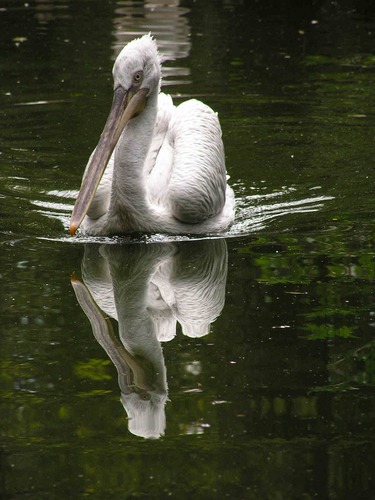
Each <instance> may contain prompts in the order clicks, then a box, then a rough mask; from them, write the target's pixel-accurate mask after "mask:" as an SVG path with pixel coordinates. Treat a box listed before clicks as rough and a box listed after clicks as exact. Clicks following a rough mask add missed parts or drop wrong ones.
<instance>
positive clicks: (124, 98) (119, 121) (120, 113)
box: [70, 87, 149, 236]
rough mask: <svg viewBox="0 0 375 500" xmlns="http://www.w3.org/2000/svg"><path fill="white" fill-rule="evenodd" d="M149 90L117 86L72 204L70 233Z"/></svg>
mask: <svg viewBox="0 0 375 500" xmlns="http://www.w3.org/2000/svg"><path fill="white" fill-rule="evenodd" d="M148 91H149V89H147V88H142V89H140V90H138V91H134V90H132V89H130V90H129V91H126V90H124V89H123V88H122V87H117V88H116V90H115V94H114V96H113V102H112V107H111V111H110V113H109V116H108V118H107V122H106V124H105V126H104V130H103V132H102V135H101V136H100V140H99V143H98V145H97V147H96V149H95V152H94V154H93V156H92V158H91V161H90V164H89V165H88V166H87V168H86V172H85V175H84V177H83V179H82V185H81V189H80V191H79V193H78V196H77V200H76V203H75V205H74V209H73V213H72V217H71V219H70V234H71V235H72V236H73V235H74V234H75V232H76V231H77V229H78V228H79V226H80V224H81V222H82V220H83V218H84V216H85V215H86V213H87V211H88V209H89V208H90V205H91V202H92V200H93V198H94V196H95V193H96V190H97V188H98V185H99V182H100V179H101V178H102V175H103V172H104V170H105V168H106V166H107V164H108V162H109V159H110V157H111V155H112V153H113V150H114V149H115V146H116V144H117V141H118V140H119V138H120V135H121V133H122V131H123V130H124V128H125V125H126V124H127V123H128V121H129V120H130V119H131V118H133V117H134V116H137V114H139V113H140V112H141V111H142V110H143V109H144V107H145V104H146V95H147V93H148Z"/></svg>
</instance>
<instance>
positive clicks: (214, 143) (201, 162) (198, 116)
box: [167, 99, 227, 223]
mask: <svg viewBox="0 0 375 500" xmlns="http://www.w3.org/2000/svg"><path fill="white" fill-rule="evenodd" d="M167 140H168V143H169V145H170V148H171V149H172V151H173V164H172V169H171V175H170V181H169V185H168V195H167V198H168V206H169V208H170V210H171V212H172V214H173V216H174V217H175V218H176V219H178V220H180V221H182V222H186V223H197V222H202V221H204V220H206V219H208V218H210V217H212V216H214V215H216V214H218V213H220V212H221V211H222V209H223V207H224V205H225V191H226V184H227V178H226V169H225V158H224V146H223V141H222V139H221V128H220V123H219V119H218V117H217V114H216V113H214V112H213V111H212V109H211V108H209V107H208V106H206V105H205V104H203V103H202V102H200V101H198V100H195V99H191V100H189V101H186V102H184V103H182V104H180V105H179V106H178V107H177V108H176V110H175V112H174V114H173V116H172V119H171V122H170V125H169V128H168V134H167Z"/></svg>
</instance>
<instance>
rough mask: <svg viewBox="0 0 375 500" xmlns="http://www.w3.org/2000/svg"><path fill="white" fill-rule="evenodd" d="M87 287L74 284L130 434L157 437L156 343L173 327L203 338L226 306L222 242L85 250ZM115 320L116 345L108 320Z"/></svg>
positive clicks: (161, 397) (159, 385)
mask: <svg viewBox="0 0 375 500" xmlns="http://www.w3.org/2000/svg"><path fill="white" fill-rule="evenodd" d="M82 274H83V280H84V284H83V283H81V282H80V281H78V280H77V279H75V278H74V279H73V280H72V284H73V287H74V290H75V293H76V296H77V299H78V302H79V303H80V305H81V307H82V309H83V310H84V312H85V314H86V315H87V317H88V318H89V320H90V322H91V325H92V328H93V333H94V335H95V337H96V339H97V340H98V342H99V343H100V344H101V346H102V347H103V348H104V349H105V350H106V352H107V354H108V356H109V357H110V358H111V360H112V362H113V363H114V365H115V366H116V369H117V372H118V380H119V386H120V390H121V401H122V403H123V405H124V408H125V410H126V412H127V414H128V417H129V430H130V431H131V432H132V433H134V434H137V435H140V436H143V437H159V436H160V435H162V434H163V433H164V430H165V413H164V406H165V403H166V400H167V381H166V368H165V363H164V358H163V353H162V349H161V346H160V341H162V340H164V341H165V340H171V339H172V338H173V337H174V335H175V334H176V324H177V321H178V322H179V323H180V324H181V327H182V331H183V333H185V334H186V335H189V336H191V337H197V336H202V335H205V334H206V333H208V332H209V329H210V323H211V322H212V321H214V320H215V319H216V317H217V316H218V315H219V314H220V313H221V310H222V308H223V306H224V300H225V283H226V275H227V247H226V242H225V240H206V241H198V242H184V243H180V244H152V245H127V246H125V245H122V246H117V245H107V246H105V245H102V246H96V245H88V246H86V248H85V256H84V259H83V263H82ZM109 317H112V318H114V319H116V320H117V321H118V328H119V337H120V340H121V342H120V341H119V340H118V338H117V337H116V335H115V334H114V332H113V330H112V324H111V321H110V319H109Z"/></svg>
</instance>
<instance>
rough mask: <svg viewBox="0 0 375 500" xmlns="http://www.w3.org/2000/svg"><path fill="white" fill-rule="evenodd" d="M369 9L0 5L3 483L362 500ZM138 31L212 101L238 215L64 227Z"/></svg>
mask: <svg viewBox="0 0 375 500" xmlns="http://www.w3.org/2000/svg"><path fill="white" fill-rule="evenodd" d="M374 16H375V11H374V7H373V6H372V3H371V2H366V1H363V2H359V3H358V2H351V1H347V2H345V5H344V6H343V5H341V6H338V5H336V4H334V3H332V2H316V3H314V4H313V5H312V6H311V5H310V4H308V5H307V4H305V2H302V3H298V4H297V3H295V2H292V1H290V2H283V5H280V4H279V2H267V3H266V4H262V3H259V2H255V1H254V2H245V3H244V2H237V1H235V0H233V1H226V2H216V1H207V2H206V1H205V2H193V1H183V2H177V1H176V2H158V1H154V2H141V1H139V2H128V1H116V2H108V3H107V2H100V1H99V0H98V1H96V0H92V1H88V0H80V1H75V2H71V1H68V0H62V1H60V2H57V1H55V2H54V1H52V0H51V1H36V0H34V1H30V2H27V3H25V2H20V1H18V0H12V1H10V0H9V1H5V0H2V1H0V40H1V45H2V47H3V50H2V51H1V53H0V68H1V92H0V103H1V106H0V134H1V138H2V140H1V147H0V178H1V184H0V185H1V187H0V214H1V215H0V216H1V226H0V245H1V249H2V252H1V254H0V255H1V271H0V272H1V278H2V280H1V283H2V299H3V300H2V329H1V343H2V348H1V354H0V368H1V372H0V392H1V403H0V415H1V421H2V433H1V469H0V470H1V481H0V496H1V497H2V498H36V499H41V498H82V497H85V496H88V497H92V498H142V497H144V498H166V497H168V496H172V497H175V498H191V497H192V496H194V497H196V498H285V499H290V498H305V497H306V498H349V497H350V498H371V496H372V495H373V491H374V489H375V484H374V465H375V463H374V458H373V457H374V456H375V454H374V437H373V436H374V418H375V392H374V386H375V364H374V363H375V344H374V340H373V339H374V326H375V305H374V304H375V297H374V284H375V283H374V276H375V274H374V273H375V261H374V238H373V235H374V216H373V214H374V209H375V195H374V190H373V185H374V166H373V161H374V160H373V141H374V131H375V130H374V112H373V104H372V103H373V102H374V97H375V96H374V86H373V79H374V74H375V53H374V49H373V47H374V37H375V17H374ZM148 31H152V32H153V33H154V34H155V36H156V38H157V40H158V43H159V46H160V50H161V52H162V54H163V59H164V72H163V77H164V81H163V90H164V91H165V92H168V93H170V94H172V96H173V98H174V100H175V101H176V102H177V103H178V102H182V101H183V100H185V99H186V98H189V97H196V98H199V99H202V100H204V101H205V102H206V103H207V104H209V105H210V106H211V107H212V108H213V109H215V110H217V111H218V113H219V117H220V121H221V124H222V129H223V138H224V143H225V149H226V161H227V169H228V173H229V174H230V182H231V184H232V186H233V187H234V190H235V193H236V197H237V200H238V202H237V214H236V222H235V224H234V226H233V227H232V228H231V229H230V230H229V231H228V232H227V233H226V234H225V235H223V236H222V237H220V238H217V239H215V238H214V239H199V240H195V239H192V238H173V237H165V236H163V235H153V236H149V235H148V236H143V237H140V238H118V239H106V238H103V239H94V240H93V239H90V238H82V237H78V238H70V237H68V232H67V227H68V220H69V215H70V211H71V208H72V205H73V203H74V199H75V196H76V193H77V190H78V188H79V185H80V180H81V176H82V172H83V169H84V166H85V164H86V161H87V158H88V156H89V154H90V153H91V151H92V149H93V147H94V146H95V144H96V142H97V140H98V137H99V135H100V132H101V129H102V127H103V124H104V121H105V118H106V113H107V112H108V109H109V106H110V103H111V98H112V96H111V92H112V88H111V85H112V82H111V67H112V64H113V61H114V59H115V57H116V55H117V53H118V52H119V50H121V48H122V46H123V44H124V43H126V42H127V41H129V40H130V39H132V38H133V37H134V36H138V35H140V34H143V33H144V32H148ZM73 273H74V274H73Z"/></svg>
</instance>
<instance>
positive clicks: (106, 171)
mask: <svg viewBox="0 0 375 500" xmlns="http://www.w3.org/2000/svg"><path fill="white" fill-rule="evenodd" d="M113 78H114V89H115V96H114V100H113V104H112V109H111V112H110V115H109V118H108V120H107V123H106V126H105V128H104V130H103V133H102V136H101V139H100V141H99V144H98V146H97V148H96V149H95V151H94V152H93V154H92V155H91V157H90V160H89V162H88V164H87V167H86V170H85V174H84V177H83V181H82V186H81V190H80V192H79V195H78V197H77V201H76V205H75V208H74V211H73V214H72V220H71V227H70V231H71V234H74V233H75V231H76V230H77V228H78V227H79V225H80V224H81V222H82V220H83V223H82V231H83V233H85V234H89V235H111V234H124V233H132V232H147V233H168V234H188V233H191V234H204V233H213V232H220V231H223V230H225V229H226V228H227V227H229V226H230V225H231V224H232V222H233V220H234V195H233V191H232V189H231V188H230V187H229V186H228V184H227V174H226V168H225V158H224V147H223V142H222V138H221V128H220V123H219V120H218V118H217V114H216V113H214V112H213V111H212V109H211V108H209V107H208V106H206V105H205V104H203V103H202V102H200V101H198V100H196V99H191V100H189V101H186V102H184V103H182V104H180V105H179V106H174V105H173V102H172V99H171V97H170V96H167V95H165V94H163V93H160V78H161V64H160V56H159V54H158V51H157V47H156V43H155V41H154V40H153V38H152V37H151V36H150V35H145V36H143V37H142V38H139V39H136V40H133V41H132V42H130V43H129V44H128V45H127V46H125V47H124V49H123V50H122V51H121V53H120V54H119V56H118V58H117V59H116V62H115V64H114V68H113Z"/></svg>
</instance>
